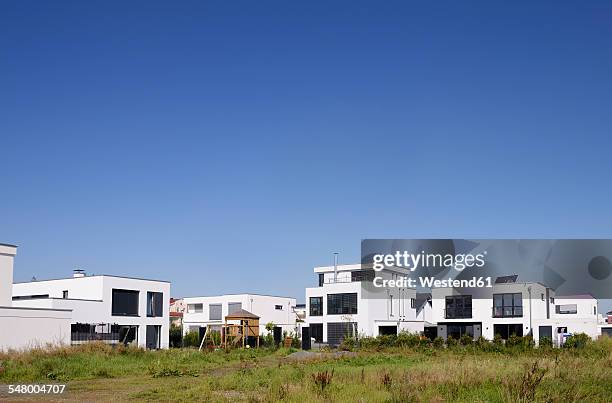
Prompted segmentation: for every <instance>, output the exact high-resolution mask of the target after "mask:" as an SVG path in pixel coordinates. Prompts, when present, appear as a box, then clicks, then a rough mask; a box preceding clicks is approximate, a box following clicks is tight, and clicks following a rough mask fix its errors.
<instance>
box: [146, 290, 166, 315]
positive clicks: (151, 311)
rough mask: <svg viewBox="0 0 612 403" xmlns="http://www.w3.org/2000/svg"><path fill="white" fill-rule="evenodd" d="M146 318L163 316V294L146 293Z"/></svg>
mask: <svg viewBox="0 0 612 403" xmlns="http://www.w3.org/2000/svg"><path fill="white" fill-rule="evenodd" d="M147 316H151V317H158V316H164V294H163V293H161V292H151V291H149V292H147Z"/></svg>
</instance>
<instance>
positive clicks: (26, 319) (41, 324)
mask: <svg viewBox="0 0 612 403" xmlns="http://www.w3.org/2000/svg"><path fill="white" fill-rule="evenodd" d="M0 329H1V330H0V350H4V351H5V350H26V349H30V348H33V347H46V346H47V345H69V344H70V311H69V310H51V309H22V308H13V307H0Z"/></svg>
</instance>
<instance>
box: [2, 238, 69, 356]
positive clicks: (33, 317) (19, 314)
mask: <svg viewBox="0 0 612 403" xmlns="http://www.w3.org/2000/svg"><path fill="white" fill-rule="evenodd" d="M16 254H17V246H15V245H9V244H0V351H2V350H9V349H15V350H22V349H28V348H32V347H38V346H46V345H47V344H52V345H59V344H68V343H69V342H70V317H71V314H72V312H71V311H70V309H60V308H22V307H19V306H14V305H13V303H12V291H13V290H12V283H13V261H14V259H15V256H16Z"/></svg>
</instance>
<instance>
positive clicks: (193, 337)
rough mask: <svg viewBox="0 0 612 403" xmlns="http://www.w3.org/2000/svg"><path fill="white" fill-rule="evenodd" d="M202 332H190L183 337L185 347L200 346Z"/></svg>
mask: <svg viewBox="0 0 612 403" xmlns="http://www.w3.org/2000/svg"><path fill="white" fill-rule="evenodd" d="M199 341H200V334H199V333H198V332H195V331H194V332H189V333H187V334H186V335H185V336H184V337H183V347H200V343H199Z"/></svg>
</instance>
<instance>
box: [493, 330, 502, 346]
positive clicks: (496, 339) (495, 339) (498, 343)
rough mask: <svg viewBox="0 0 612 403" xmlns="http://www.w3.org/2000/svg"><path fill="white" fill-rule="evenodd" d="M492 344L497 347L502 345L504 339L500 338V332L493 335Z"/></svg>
mask: <svg viewBox="0 0 612 403" xmlns="http://www.w3.org/2000/svg"><path fill="white" fill-rule="evenodd" d="M493 344H494V345H496V346H498V347H501V346H503V345H504V339H502V337H501V334H499V333H498V334H496V335H495V336H494V337H493Z"/></svg>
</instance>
